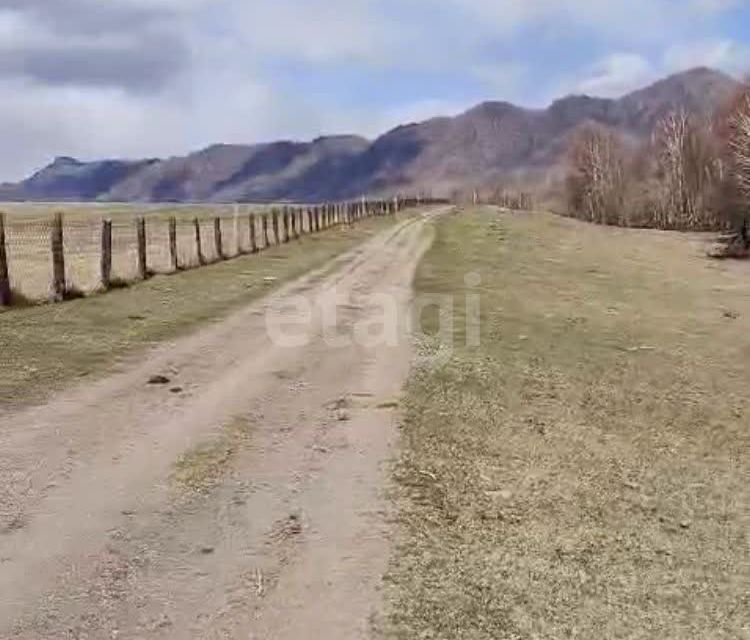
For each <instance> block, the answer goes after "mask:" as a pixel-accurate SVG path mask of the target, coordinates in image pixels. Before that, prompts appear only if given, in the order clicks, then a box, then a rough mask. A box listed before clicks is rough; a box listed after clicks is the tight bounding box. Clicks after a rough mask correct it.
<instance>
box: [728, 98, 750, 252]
mask: <svg viewBox="0 0 750 640" xmlns="http://www.w3.org/2000/svg"><path fill="white" fill-rule="evenodd" d="M729 126H730V136H729V150H730V153H731V163H732V172H733V176H734V180H735V183H736V186H737V189H738V191H739V193H740V196H741V198H742V203H741V205H740V207H741V210H742V215H741V228H740V233H741V234H742V240H743V241H744V242H745V245H746V246H747V244H748V230H747V226H748V220H747V210H748V207H749V206H750V92H747V91H745V92H744V93H743V94H742V96H741V97H740V99H739V100H738V102H737V105H736V107H735V108H734V111H733V114H732V116H731V119H730V121H729Z"/></svg>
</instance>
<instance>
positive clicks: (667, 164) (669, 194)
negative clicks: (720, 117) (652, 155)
mask: <svg viewBox="0 0 750 640" xmlns="http://www.w3.org/2000/svg"><path fill="white" fill-rule="evenodd" d="M655 139H656V147H657V157H658V164H659V173H660V178H661V181H662V186H663V189H662V197H661V198H660V200H661V202H660V207H659V209H660V210H659V212H658V214H659V215H658V220H657V225H658V226H660V227H662V228H668V229H700V228H708V227H712V226H715V225H716V216H715V213H714V212H713V211H711V208H710V200H711V192H712V189H713V188H714V185H715V183H716V182H717V179H716V174H717V172H718V171H720V170H721V165H720V164H719V163H718V158H717V154H716V152H715V150H714V149H712V146H713V145H712V143H711V127H710V125H709V124H708V123H703V122H699V121H698V120H696V119H695V118H693V117H691V116H688V115H687V114H686V113H685V112H684V111H678V112H673V113H671V114H669V115H668V116H666V117H665V118H664V119H663V120H661V122H659V124H658V125H657V129H656V135H655Z"/></svg>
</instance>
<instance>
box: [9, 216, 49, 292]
mask: <svg viewBox="0 0 750 640" xmlns="http://www.w3.org/2000/svg"><path fill="white" fill-rule="evenodd" d="M51 232H52V222H51V220H49V219H33V220H26V219H23V220H14V218H13V217H9V218H8V219H7V220H6V227H5V246H6V250H7V253H8V270H9V276H10V286H11V288H12V289H13V291H15V292H16V293H19V294H21V295H23V296H25V297H27V298H29V299H31V300H43V299H46V298H48V297H49V295H50V287H51V283H52V254H51V250H50V235H51Z"/></svg>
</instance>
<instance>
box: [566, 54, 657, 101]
mask: <svg viewBox="0 0 750 640" xmlns="http://www.w3.org/2000/svg"><path fill="white" fill-rule="evenodd" d="M653 78H654V69H653V68H652V66H651V64H650V63H649V61H648V60H647V59H646V58H644V57H643V56H640V55H638V54H635V53H613V54H610V55H608V56H606V57H605V58H603V59H602V60H600V61H599V62H598V63H597V64H596V65H594V66H593V67H592V68H591V69H590V70H589V72H588V75H587V77H584V79H583V80H581V81H580V82H579V83H578V84H577V85H576V89H575V90H576V92H577V93H585V94H589V95H594V96H598V97H603V98H611V97H619V96H622V95H624V94H625V93H628V92H629V91H632V90H634V89H638V88H640V87H642V86H643V85H644V84H645V83H647V82H648V81H650V80H652V79H653Z"/></svg>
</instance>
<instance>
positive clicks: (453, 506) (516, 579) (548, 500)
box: [386, 208, 750, 640]
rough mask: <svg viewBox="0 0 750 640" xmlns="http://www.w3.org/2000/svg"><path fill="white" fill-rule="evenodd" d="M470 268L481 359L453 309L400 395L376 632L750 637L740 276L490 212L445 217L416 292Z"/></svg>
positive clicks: (452, 289)
mask: <svg viewBox="0 0 750 640" xmlns="http://www.w3.org/2000/svg"><path fill="white" fill-rule="evenodd" d="M475 271H476V272H479V273H481V276H482V285H481V295H482V331H481V334H482V345H481V348H466V347H461V346H458V345H460V344H461V343H462V341H463V333H464V318H463V317H462V316H461V315H460V313H459V314H458V316H457V318H456V326H455V342H456V345H457V347H456V350H455V352H454V355H453V357H452V358H451V359H450V361H448V362H444V363H442V364H438V365H436V364H424V365H421V366H419V367H417V368H416V369H415V371H414V374H413V377H412V379H411V382H410V384H409V387H408V390H407V393H406V401H405V402H406V406H405V410H406V419H405V422H404V425H403V438H404V444H403V452H402V454H401V458H400V461H399V463H398V465H397V467H396V471H395V478H396V497H397V501H398V505H399V526H400V537H399V546H398V551H397V554H396V557H395V559H394V560H393V564H392V568H391V571H390V574H389V583H388V598H389V603H390V604H389V607H390V615H389V618H388V624H387V630H386V636H387V637H389V638H399V639H404V640H407V639H408V640H413V639H415V638H421V639H435V640H437V639H440V640H448V639H450V640H453V639H459V638H460V639H462V640H480V639H481V640H485V639H486V640H490V639H494V640H497V639H500V638H502V639H515V638H529V639H531V638H535V639H537V638H538V639H542V638H544V639H547V638H549V639H559V638H586V639H592V640H600V639H602V638H660V639H672V638H674V639H675V640H677V639H680V640H684V639H687V638H726V639H730V638H732V639H737V638H748V637H750V626H749V625H750V618H749V617H748V611H750V540H749V539H748V531H749V529H748V526H749V525H750V508H749V506H748V505H750V483H749V482H748V480H750V462H749V461H748V454H749V453H750V428H749V425H750V405H749V403H748V382H750V332H748V328H749V325H748V321H749V319H750V271H749V270H748V269H747V266H746V265H737V264H736V263H735V264H732V263H718V262H712V261H710V260H708V259H706V258H705V257H704V255H703V253H702V246H701V243H700V242H698V241H697V238H696V237H695V236H680V235H677V234H672V233H662V232H649V231H632V230H624V229H610V228H602V227H596V226H590V225H586V224H584V223H579V222H576V221H574V220H569V219H563V218H558V217H554V216H551V215H543V214H504V213H499V212H498V211H497V210H495V209H489V208H487V209H478V210H469V211H465V212H463V213H462V214H460V215H456V216H453V217H451V218H448V219H444V220H443V221H441V222H440V223H439V225H438V238H437V242H436V243H435V245H434V247H433V249H432V250H431V251H430V252H429V254H428V255H427V256H426V259H425V260H424V262H423V264H422V266H421V268H420V271H419V274H418V277H417V289H418V292H421V293H448V294H453V295H456V296H457V300H458V301H461V302H462V300H463V294H464V289H465V285H464V276H465V274H467V273H470V272H475ZM434 322H435V321H434V318H433V319H432V320H431V319H430V318H429V317H427V318H426V320H425V324H426V325H427V326H426V329H427V330H429V331H434V330H435V326H434ZM436 346H437V345H436V344H435V341H434V340H433V341H429V340H428V341H426V342H425V346H424V350H425V353H427V354H429V353H432V352H433V351H434V349H435V348H436ZM429 362H430V360H425V363H429Z"/></svg>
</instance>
